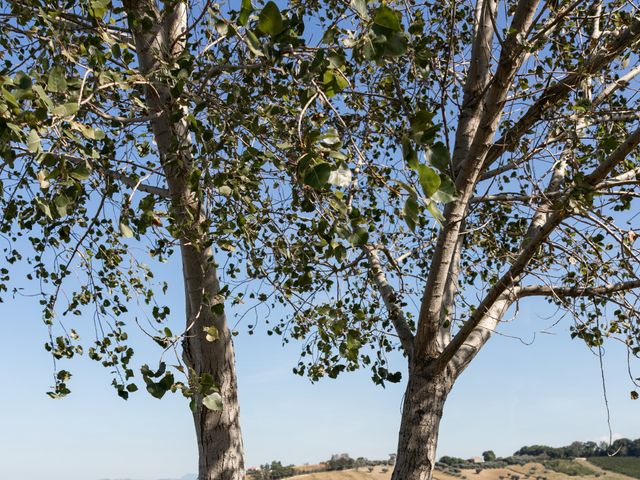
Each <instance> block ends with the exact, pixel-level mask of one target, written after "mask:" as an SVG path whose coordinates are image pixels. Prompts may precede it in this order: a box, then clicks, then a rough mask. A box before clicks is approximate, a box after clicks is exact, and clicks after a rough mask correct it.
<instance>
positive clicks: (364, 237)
mask: <svg viewBox="0 0 640 480" xmlns="http://www.w3.org/2000/svg"><path fill="white" fill-rule="evenodd" d="M368 240H369V232H368V231H367V229H366V228H364V227H358V229H357V230H356V231H355V232H353V233H352V234H351V236H350V237H349V242H350V243H351V244H352V245H355V246H362V245H364V244H365V243H367V241H368Z"/></svg>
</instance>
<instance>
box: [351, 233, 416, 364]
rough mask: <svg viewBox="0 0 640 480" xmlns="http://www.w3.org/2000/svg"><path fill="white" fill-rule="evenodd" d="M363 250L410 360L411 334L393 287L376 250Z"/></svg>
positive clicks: (365, 247)
mask: <svg viewBox="0 0 640 480" xmlns="http://www.w3.org/2000/svg"><path fill="white" fill-rule="evenodd" d="M363 250H364V251H365V252H366V254H367V257H368V258H369V266H370V268H371V274H372V275H373V279H374V281H375V282H376V286H377V287H378V292H379V293H380V296H381V297H382V300H383V301H384V304H385V306H386V307H387V311H388V312H389V318H390V319H391V323H393V326H394V328H395V330H396V333H397V334H398V338H399V339H400V344H401V345H402V348H403V349H404V351H405V353H406V354H407V356H408V357H409V359H411V357H412V355H413V333H412V332H411V328H410V327H409V324H408V323H407V319H406V318H405V316H404V313H403V311H402V308H401V307H400V305H399V304H398V299H397V298H396V293H395V292H394V290H393V287H391V285H389V282H388V281H387V277H386V275H385V274H384V271H383V270H382V266H381V265H380V259H379V257H378V250H377V249H376V248H375V247H373V246H371V245H365V246H364V247H363Z"/></svg>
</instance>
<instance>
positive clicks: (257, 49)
mask: <svg viewBox="0 0 640 480" xmlns="http://www.w3.org/2000/svg"><path fill="white" fill-rule="evenodd" d="M245 38H246V40H247V41H246V43H247V47H249V50H251V53H253V54H254V55H255V56H256V57H264V52H263V51H262V44H261V43H260V40H258V37H256V34H255V33H253V32H247V34H246V37H245Z"/></svg>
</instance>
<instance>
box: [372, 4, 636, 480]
mask: <svg viewBox="0 0 640 480" xmlns="http://www.w3.org/2000/svg"><path fill="white" fill-rule="evenodd" d="M577 3H579V2H576V3H573V4H571V5H568V6H566V7H564V8H563V9H562V10H559V11H558V12H557V14H556V16H554V15H551V16H550V17H549V19H548V20H547V21H546V23H544V24H543V25H541V27H540V28H538V29H537V31H536V27H537V26H536V25H534V18H535V13H536V11H537V10H538V6H539V4H538V2H537V1H535V0H520V2H519V3H518V6H517V8H516V11H515V13H514V15H513V20H512V23H511V26H510V29H509V35H508V36H507V37H506V39H505V40H504V41H503V42H502V45H501V51H500V54H499V59H498V61H497V64H496V67H495V71H494V72H493V73H492V69H491V56H490V54H491V51H492V48H493V47H494V45H493V29H494V28H495V11H496V5H495V2H493V1H491V0H478V3H477V6H476V15H477V24H476V28H475V34H474V35H475V37H474V43H473V49H472V57H471V60H470V66H469V69H468V71H467V78H466V82H465V86H464V100H463V103H462V105H461V110H460V117H459V123H458V130H457V132H456V143H455V148H454V152H453V159H452V167H453V168H452V171H453V172H454V174H455V185H456V189H457V192H458V198H457V199H456V200H454V201H453V202H451V203H450V204H448V205H447V207H446V208H445V211H444V217H445V221H444V222H443V227H442V229H441V231H440V233H439V236H438V240H437V243H436V246H435V249H434V252H433V254H432V257H431V268H430V270H429V274H428V278H427V280H426V285H425V289H424V293H423V297H422V302H421V307H420V314H419V317H418V325H417V331H416V334H415V337H414V339H413V348H407V347H406V346H405V344H406V341H403V342H402V343H403V347H404V350H405V351H407V350H409V351H411V352H412V356H411V358H410V359H409V369H408V370H409V372H408V373H409V376H408V385H407V390H406V393H405V397H404V404H403V413H402V423H401V429H400V436H399V441H398V456H397V459H396V466H395V470H394V473H393V477H392V478H393V480H429V479H431V477H432V472H433V468H434V464H435V455H436V445H437V439H438V430H439V424H440V420H441V418H442V414H443V408H444V404H445V401H446V398H447V395H448V394H449V392H450V390H451V388H452V387H453V385H454V383H455V381H456V379H457V378H458V377H459V376H460V374H461V373H462V372H463V371H464V370H465V369H466V368H467V366H468V365H469V364H470V363H471V361H472V360H473V359H474V358H475V357H476V355H477V354H478V352H479V351H480V350H481V349H482V348H483V346H484V345H485V344H486V343H487V341H488V340H489V338H490V337H491V335H492V333H493V332H494V331H495V330H496V328H497V326H498V325H499V323H500V321H501V320H502V319H503V317H504V316H505V314H506V313H507V312H508V311H509V309H510V307H512V306H513V305H514V303H515V302H517V301H518V299H520V298H524V297H528V296H533V295H547V296H548V295H554V294H555V295H556V296H565V297H580V296H590V295H591V296H592V295H605V294H612V293H618V292H622V294H624V292H625V291H629V290H631V289H634V288H639V287H640V283H639V282H638V281H629V282H622V283H618V284H612V285H602V286H593V287H588V288H585V287H582V286H576V287H549V286H529V287H523V286H522V284H521V282H522V279H523V278H524V277H525V275H526V272H527V267H528V266H529V265H530V262H531V261H532V260H533V259H534V258H535V256H536V254H537V252H539V249H540V246H541V245H543V244H544V243H545V242H546V241H547V240H548V238H549V236H550V235H551V234H552V233H553V232H554V231H555V230H556V229H557V228H558V226H559V225H560V224H561V223H562V222H563V221H564V220H565V219H567V218H568V217H569V216H570V215H571V209H570V208H568V207H566V208H565V207H563V205H564V204H565V203H566V202H567V201H568V196H567V192H566V191H565V175H566V169H567V162H569V161H570V160H571V158H570V157H571V154H572V141H573V140H574V138H571V137H570V136H567V137H565V138H562V139H558V140H559V141H564V142H566V146H565V148H564V149H563V151H562V153H561V154H560V156H559V158H558V160H557V161H556V164H555V166H554V168H553V171H552V175H551V176H550V180H549V184H548V186H547V188H546V189H545V190H544V191H541V192H540V193H539V194H538V195H536V196H531V199H535V200H536V201H537V207H535V208H534V214H533V216H532V218H531V221H530V225H529V229H528V232H527V233H526V234H525V235H524V238H523V240H522V243H521V245H520V248H519V250H517V251H516V252H514V255H513V258H512V260H511V262H510V265H509V268H508V269H507V271H506V272H505V273H504V274H503V275H502V276H501V277H500V278H499V279H498V280H497V281H496V282H495V283H494V284H493V285H492V286H491V287H490V288H489V289H488V290H487V291H486V292H485V293H484V296H483V297H481V299H480V300H479V304H478V306H477V307H476V308H474V309H473V310H472V311H471V313H470V315H469V316H468V317H467V318H466V320H464V321H463V322H459V323H458V327H459V328H458V331H457V333H456V334H455V335H454V336H453V337H451V325H450V324H453V323H455V315H453V314H452V312H453V311H454V307H455V304H456V296H457V295H458V276H459V274H460V261H461V250H462V249H463V248H464V241H463V237H464V235H465V232H464V224H465V218H466V215H467V213H468V209H469V207H470V205H471V204H472V203H473V202H474V201H485V199H484V197H479V200H478V198H476V199H474V197H473V194H474V192H475V191H476V189H477V185H478V182H480V181H482V179H483V178H491V177H492V176H493V175H492V174H491V172H488V167H490V166H491V165H492V164H493V163H494V162H495V161H496V160H497V159H499V158H500V157H501V156H502V154H504V153H505V152H506V151H507V149H508V148H509V147H510V146H512V145H514V144H515V143H516V142H517V141H518V140H519V139H520V138H521V137H522V136H523V135H524V134H525V133H526V132H527V131H529V130H530V129H531V128H532V127H533V126H534V125H536V124H537V123H538V122H539V121H541V120H542V119H543V118H544V115H545V114H546V113H547V112H549V111H550V110H552V109H553V108H555V107H557V106H558V105H559V104H560V103H561V102H562V101H563V100H565V99H566V98H567V97H568V96H569V95H570V93H571V92H572V90H573V89H575V88H576V87H578V86H580V85H585V84H588V81H589V79H590V77H591V76H592V75H594V74H597V73H598V72H600V71H602V69H604V68H606V67H607V66H608V65H610V64H611V62H612V61H613V60H614V59H616V58H618V57H619V56H620V55H621V54H622V53H623V52H625V51H627V50H628V48H629V47H630V46H632V45H633V44H634V43H636V42H637V41H638V40H639V39H640V20H638V19H637V18H636V19H633V20H632V21H631V23H630V26H629V27H627V28H624V29H622V30H620V31H619V32H616V33H615V34H614V35H612V36H611V37H609V38H608V39H607V40H606V41H604V42H603V41H602V40H601V31H600V13H599V10H598V8H596V9H595V10H596V15H595V19H594V21H593V22H594V25H593V32H594V33H593V37H592V40H593V41H592V42H591V44H590V45H589V49H588V51H587V55H586V58H585V61H584V62H583V63H582V64H581V67H580V69H578V70H577V71H575V72H572V73H570V74H568V75H567V76H566V77H564V78H562V79H560V80H559V81H557V82H556V83H553V84H551V85H549V86H548V87H547V88H546V89H545V90H544V91H543V92H542V93H541V95H540V96H539V98H538V100H536V101H535V102H533V103H532V104H531V106H530V107H529V108H528V110H527V111H525V112H524V114H523V116H522V117H521V118H520V120H518V121H517V122H516V123H515V124H514V125H513V127H511V128H510V129H508V130H506V131H505V132H504V134H503V135H502V137H501V138H499V139H498V140H494V137H495V135H496V132H497V130H498V125H499V123H500V120H501V117H502V115H503V107H504V104H505V101H506V99H507V95H508V94H509V91H510V90H511V88H512V83H513V79H514V78H515V75H516V73H517V72H518V70H519V69H520V68H521V66H522V65H523V62H524V61H525V60H526V59H527V57H528V56H529V55H530V53H529V52H528V51H527V49H526V48H525V45H527V44H529V43H528V40H529V41H531V40H532V39H531V38H530V39H527V36H528V35H532V37H534V39H535V38H538V39H539V38H542V37H544V36H546V35H548V34H549V32H550V31H552V30H553V29H554V28H555V27H556V25H557V24H558V23H559V21H560V18H561V17H564V16H566V15H568V14H569V13H570V12H571V10H572V9H573V8H575V6H576V4H577ZM596 7H597V6H596ZM532 32H537V33H533V34H532ZM636 70H638V69H633V70H632V71H630V72H629V73H628V74H627V75H625V76H624V77H623V78H621V79H619V80H618V81H616V82H614V83H613V84H611V85H609V86H608V87H607V88H605V89H604V90H603V91H602V92H600V94H599V96H598V97H596V98H595V99H594V100H593V101H592V107H595V106H597V105H599V104H600V103H602V101H603V100H604V99H606V98H607V97H608V96H609V95H610V94H611V93H612V92H614V91H615V90H617V89H618V88H620V86H623V85H624V84H625V82H626V81H628V80H629V79H631V78H633V77H634V76H635V75H637V73H638V72H637V71H636ZM585 82H586V83H585ZM576 120H577V122H576V128H575V132H574V137H575V136H578V137H579V135H580V134H581V133H582V131H584V129H585V128H586V126H588V125H589V124H591V123H592V122H593V120H592V119H591V118H582V119H581V118H577V119H576ZM638 144H640V132H639V131H635V132H633V133H631V134H629V136H628V137H627V139H626V140H625V141H624V142H622V144H620V145H619V146H618V148H617V149H616V150H615V151H613V152H612V153H611V154H610V155H609V157H607V158H606V159H604V160H603V161H602V162H600V164H599V165H598V166H597V167H595V168H594V169H593V171H591V172H585V176H584V185H585V186H591V187H593V188H598V187H599V186H602V185H608V183H607V181H608V180H609V181H615V180H618V179H620V181H635V172H633V173H632V174H624V175H622V176H620V175H618V176H614V177H612V178H609V176H610V174H611V173H612V172H613V170H614V168H615V167H616V166H617V165H619V164H620V163H621V162H622V161H623V160H624V159H625V158H626V157H627V155H629V153H630V152H631V151H633V150H634V149H635V148H637V146H638ZM509 168H511V167H507V168H506V169H505V168H502V167H501V168H499V169H496V171H497V172H498V173H497V174H499V173H500V172H502V171H505V170H508V169H509ZM488 173H489V174H488ZM483 175H487V176H486V177H483ZM507 195H509V194H504V196H505V198H506V197H507ZM496 197H499V195H496ZM487 198H491V195H489V196H487ZM531 199H529V201H531ZM371 267H373V265H371ZM380 268H381V267H380V265H379V263H378V264H376V266H375V269H374V268H372V270H374V271H372V273H374V275H375V271H378V272H379V271H380ZM382 293H383V292H382V291H381V294H382ZM383 296H384V295H383ZM394 298H395V297H394ZM387 307H388V309H389V313H390V314H393V315H398V312H397V304H394V305H393V306H391V308H390V305H388V304H387ZM406 337H407V336H406V335H405V338H406Z"/></svg>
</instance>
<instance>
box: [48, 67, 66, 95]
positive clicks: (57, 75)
mask: <svg viewBox="0 0 640 480" xmlns="http://www.w3.org/2000/svg"><path fill="white" fill-rule="evenodd" d="M47 89H48V90H49V91H50V92H54V93H64V92H66V91H67V79H66V76H65V72H64V70H63V68H62V67H59V66H55V67H53V68H52V69H51V71H50V72H49V79H48V80H47Z"/></svg>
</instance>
